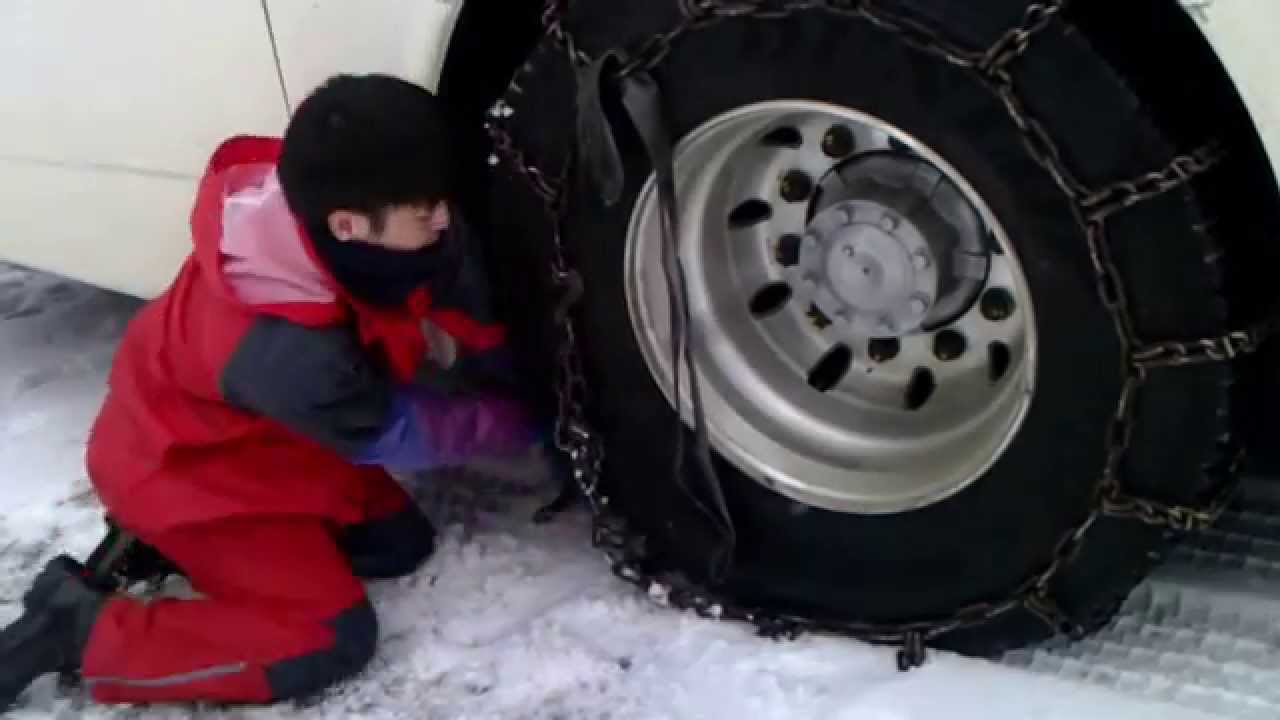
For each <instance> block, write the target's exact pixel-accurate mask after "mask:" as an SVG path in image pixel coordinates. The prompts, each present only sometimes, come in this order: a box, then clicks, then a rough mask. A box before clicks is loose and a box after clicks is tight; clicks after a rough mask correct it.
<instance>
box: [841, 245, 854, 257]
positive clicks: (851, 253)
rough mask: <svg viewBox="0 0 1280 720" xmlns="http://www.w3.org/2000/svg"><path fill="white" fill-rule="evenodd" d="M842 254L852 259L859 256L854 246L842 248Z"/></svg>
mask: <svg viewBox="0 0 1280 720" xmlns="http://www.w3.org/2000/svg"><path fill="white" fill-rule="evenodd" d="M840 252H842V253H844V256H845V257H847V258H851V257H853V256H854V255H857V254H858V253H857V251H855V250H854V249H853V246H852V245H845V246H844V247H842V248H840Z"/></svg>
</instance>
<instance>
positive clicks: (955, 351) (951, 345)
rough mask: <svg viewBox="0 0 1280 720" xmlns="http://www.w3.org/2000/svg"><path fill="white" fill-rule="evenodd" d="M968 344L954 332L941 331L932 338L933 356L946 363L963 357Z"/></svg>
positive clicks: (961, 336)
mask: <svg viewBox="0 0 1280 720" xmlns="http://www.w3.org/2000/svg"><path fill="white" fill-rule="evenodd" d="M968 344H969V343H968V342H967V341H966V340H965V339H964V336H963V335H961V334H960V333H958V332H956V331H955V330H943V331H942V332H940V333H938V334H937V335H935V336H934V337H933V354H934V356H936V357H937V358H938V359H939V360H941V361H943V362H948V361H951V360H955V359H956V358H958V357H960V356H961V355H963V354H964V351H965V349H966V348H967V347H968Z"/></svg>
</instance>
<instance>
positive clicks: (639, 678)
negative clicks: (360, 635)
mask: <svg viewBox="0 0 1280 720" xmlns="http://www.w3.org/2000/svg"><path fill="white" fill-rule="evenodd" d="M137 307H138V301H136V300H134V299H131V298H125V297H121V296H118V295H113V294H110V293H107V292H104V291H101V290H97V289H93V288H89V287H85V286H83V285H79V284H76V283H72V282H68V281H65V280H61V279H58V278H55V277H52V276H49V275H45V274H39V273H34V272H31V271H27V270H23V269H18V268H12V267H8V266H3V265H0V622H8V621H10V620H12V619H13V618H14V617H16V616H17V614H18V609H19V608H18V599H19V597H20V595H21V593H22V590H23V589H24V588H25V586H26V584H27V583H28V582H29V581H30V579H31V578H32V576H33V574H34V573H35V572H36V571H37V570H38V569H39V568H40V567H41V566H42V564H43V563H44V562H45V561H46V560H47V559H48V558H49V557H51V556H52V555H53V554H55V553H57V552H70V553H72V554H74V555H77V556H80V557H83V556H84V555H86V554H87V553H88V551H89V550H90V549H91V548H92V547H93V546H94V544H95V543H96V541H97V540H98V539H99V537H100V534H101V529H102V526H101V522H102V518H101V511H100V509H99V508H98V506H97V505H96V500H95V498H94V496H93V493H92V491H91V489H90V487H89V484H88V480H87V478H86V477H85V474H84V468H83V465H82V462H83V449H84V442H85V436H86V432H87V429H88V426H89V424H90V423H91V421H92V419H93V416H94V413H95V412H96V410H97V406H98V403H99V402H100V401H101V399H102V396H103V392H104V389H105V377H106V373H107V370H108V368H109V366H110V362H111V356H112V352H113V349H114V346H115V343H116V341H117V340H118V338H119V336H120V334H121V332H122V330H123V327H124V325H125V323H126V322H127V321H128V319H129V317H130V315H131V314H132V313H133V312H134V311H135V310H136V309H137ZM541 467H542V465H541V464H540V463H539V462H537V458H532V457H531V458H529V459H527V460H525V461H522V462H520V463H513V464H508V465H505V466H492V465H490V466H486V467H473V468H467V469H460V470H455V471H450V472H445V473H437V474H434V475H431V476H426V477H415V478H407V479H406V480H405V482H406V484H407V485H408V486H409V487H410V488H411V489H412V491H413V492H414V494H415V496H416V497H418V498H419V500H420V501H421V503H422V505H423V507H424V508H425V509H426V510H427V512H429V513H430V514H431V515H432V517H433V518H434V519H435V520H436V522H437V525H438V527H439V528H440V533H441V538H440V543H439V548H438V550H437V552H436V554H435V555H434V556H433V558H432V559H431V560H430V561H429V562H428V563H427V565H426V566H425V567H423V568H422V570H421V571H419V572H418V573H417V574H415V575H413V576H412V577H409V578H406V579H404V580H401V581H388V582H381V583H373V584H371V585H370V588H371V589H370V592H371V595H372V597H373V600H374V603H375V605H376V607H377V609H378V611H379V614H380V616H381V619H382V629H381V632H382V637H381V646H380V650H379V652H378V656H377V658H376V660H375V661H374V663H373V664H372V666H371V667H370V668H369V669H368V670H367V671H366V672H365V673H364V674H362V675H361V676H360V677H359V678H357V679H355V680H353V681H351V682H349V683H347V684H345V685H344V686H342V687H340V688H338V689H336V690H335V691H333V692H331V693H329V694H328V695H326V696H325V697H323V698H320V699H317V700H316V701H314V702H311V703H308V704H307V705H306V706H301V707H300V706H296V705H288V706H276V707H266V708H262V707H251V708H212V707H198V708H191V707H186V706H153V707H137V708H130V707H101V706H95V705H92V704H89V703H87V702H86V700H85V699H84V698H83V697H82V696H81V695H80V694H79V693H78V692H77V691H76V690H74V689H64V688H59V687H58V686H57V683H56V682H55V681H54V680H53V679H52V678H48V679H45V680H42V681H41V682H39V683H37V685H35V686H34V687H33V688H32V689H31V690H30V691H29V693H28V694H27V696H26V697H25V700H24V703H23V704H22V705H20V707H19V708H18V709H15V710H14V711H13V712H12V713H11V717H14V718H25V719H28V720H35V719H37V718H39V719H42V720H43V719H46V718H139V719H140V720H160V719H162V718H166V719H167V718H187V717H201V718H246V719H250V718H252V719H258V720H276V719H283V718H295V717H298V718H301V717H307V718H312V717H318V718H521V719H524V718H529V719H534V718H544V719H547V720H551V719H553V718H554V719H564V720H568V719H571V718H582V719H586V718H600V719H604V718H609V719H611V720H625V719H631V718H646V719H647V718H676V719H682V720H684V719H688V720H694V719H701V718H707V719H718V718H726V719H730V718H752V719H753V720H754V719H765V718H806V719H807V718H822V719H828V718H830V719H833V720H839V719H841V718H848V719H850V720H852V719H854V718H857V719H858V720H907V719H911V718H921V719H924V718H928V719H930V720H936V719H937V718H948V719H957V720H958V719H961V718H982V719H984V720H992V719H994V720H1001V719H1005V718H1007V719H1009V720H1014V719H1016V720H1026V719H1028V718H1046V719H1059V718H1061V719H1067V718H1112V719H1117V720H1131V719H1136V718H1167V719H1169V720H1192V719H1197V718H1210V717H1232V714H1229V713H1227V714H1209V713H1206V712H1202V711H1200V710H1196V709H1193V707H1192V706H1190V705H1188V704H1185V703H1178V702H1161V701H1157V700H1152V699H1150V698H1148V697H1144V696H1143V694H1142V693H1141V692H1140V690H1141V688H1138V690H1139V692H1125V691H1124V688H1121V689H1120V690H1114V689H1110V688H1106V687H1102V686H1100V685H1098V684H1097V683H1091V682H1087V681H1082V682H1069V681H1066V680H1062V679H1059V678H1057V677H1052V676H1050V675H1046V674H1044V673H1042V672H1034V671H1031V670H1027V669H1022V668H1019V667H1013V666H1010V665H1008V664H997V663H991V662H986V661H980V660H974V659H968V658H961V657H957V656H952V655H947V654H944V653H932V654H931V656H930V660H929V662H928V663H927V665H926V666H925V667H924V668H922V669H919V670H916V671H913V672H910V673H905V674H903V673H899V672H897V670H896V667H895V663H894V658H893V651H892V650H891V649H887V648H875V647H869V646H866V645H863V644H860V643H857V642H853V641H850V640H847V639H843V638H833V637H805V638H801V639H800V640H798V641H794V642H778V641H771V640H766V639H761V638H758V637H756V636H755V635H754V634H753V632H752V631H751V629H750V628H748V627H746V626H743V625H739V624H736V623H728V622H723V623H722V622H715V621H710V620H703V619H698V618H695V617H691V616H688V615H683V614H679V613H677V612H675V611H673V610H669V609H666V608H663V607H659V606H657V605H655V604H653V603H652V602H650V601H649V600H648V599H647V598H645V597H643V596H642V595H641V594H640V593H638V592H637V591H635V589H634V588H632V587H630V586H628V585H625V584H623V583H621V582H620V581H617V580H615V579H614V578H613V577H612V576H611V575H610V573H609V570H608V568H607V566H606V565H605V563H604V561H603V558H601V557H600V556H599V555H598V554H597V553H596V552H595V551H593V550H592V549H591V548H590V545H589V541H588V522H587V518H586V517H585V515H584V513H583V512H581V511H574V512H570V513H568V514H566V515H564V516H562V517H561V518H560V519H559V520H558V521H557V522H555V523H554V524H551V525H534V524H533V523H532V522H531V521H530V518H531V515H532V513H533V510H534V509H535V508H536V507H538V506H539V504H540V503H542V502H544V501H545V500H547V499H548V498H549V497H550V496H551V495H553V494H554V490H555V488H554V487H551V486H550V483H548V482H547V481H546V479H545V478H546V473H545V470H540V468H541ZM248 561H249V560H248V559H246V562H248ZM178 590H181V588H178ZM1024 664H1025V663H1024ZM1175 699H1176V698H1175ZM1221 712H1224V713H1225V712H1226V711H1221Z"/></svg>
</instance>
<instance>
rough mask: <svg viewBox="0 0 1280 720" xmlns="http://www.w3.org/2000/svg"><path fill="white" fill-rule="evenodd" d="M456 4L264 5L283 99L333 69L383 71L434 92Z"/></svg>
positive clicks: (336, 0)
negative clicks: (282, 78) (283, 94)
mask: <svg viewBox="0 0 1280 720" xmlns="http://www.w3.org/2000/svg"><path fill="white" fill-rule="evenodd" d="M462 4H463V0H427V1H426V2H424V1H423V0H381V1H380V2H378V3H376V4H374V5H370V4H366V3H356V2H351V0H267V8H268V9H269V10H270V16H271V27H272V30H273V32H274V34H275V39H276V48H277V51H278V52H279V55H280V69H281V72H282V74H283V75H284V83H285V89H286V91H287V94H288V97H289V99H290V101H291V102H292V103H294V104H296V103H297V102H299V101H300V100H302V98H304V97H306V95H307V94H308V93H310V92H311V91H312V90H313V89H314V88H315V87H316V86H317V85H319V84H320V83H322V82H324V80H325V79H326V78H328V77H329V76H331V75H334V74H336V73H340V72H350V73H370V72H380V73H387V74H390V75H396V76H399V77H402V78H404V79H406V80H411V81H413V82H416V83H418V84H420V85H423V86H424V87H427V88H429V89H431V90H435V89H436V87H437V84H438V82H439V79H440V69H441V67H442V66H443V65H444V54H445V50H446V49H447V46H448V40H449V37H450V36H452V34H453V27H454V24H455V23H456V22H457V17H458V14H459V12H460V11H461V9H462ZM371 8H376V12H373V11H371Z"/></svg>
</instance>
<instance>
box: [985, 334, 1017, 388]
mask: <svg viewBox="0 0 1280 720" xmlns="http://www.w3.org/2000/svg"><path fill="white" fill-rule="evenodd" d="M1012 363H1013V354H1012V353H1011V352H1009V346H1008V345H1005V344H1004V343H1002V342H1000V341H998V340H997V341H996V342H993V343H991V344H990V345H988V346H987V375H988V377H990V378H991V382H993V383H995V382H999V381H1000V378H1002V377H1004V374H1005V373H1007V372H1009V365H1010V364H1012Z"/></svg>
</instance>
